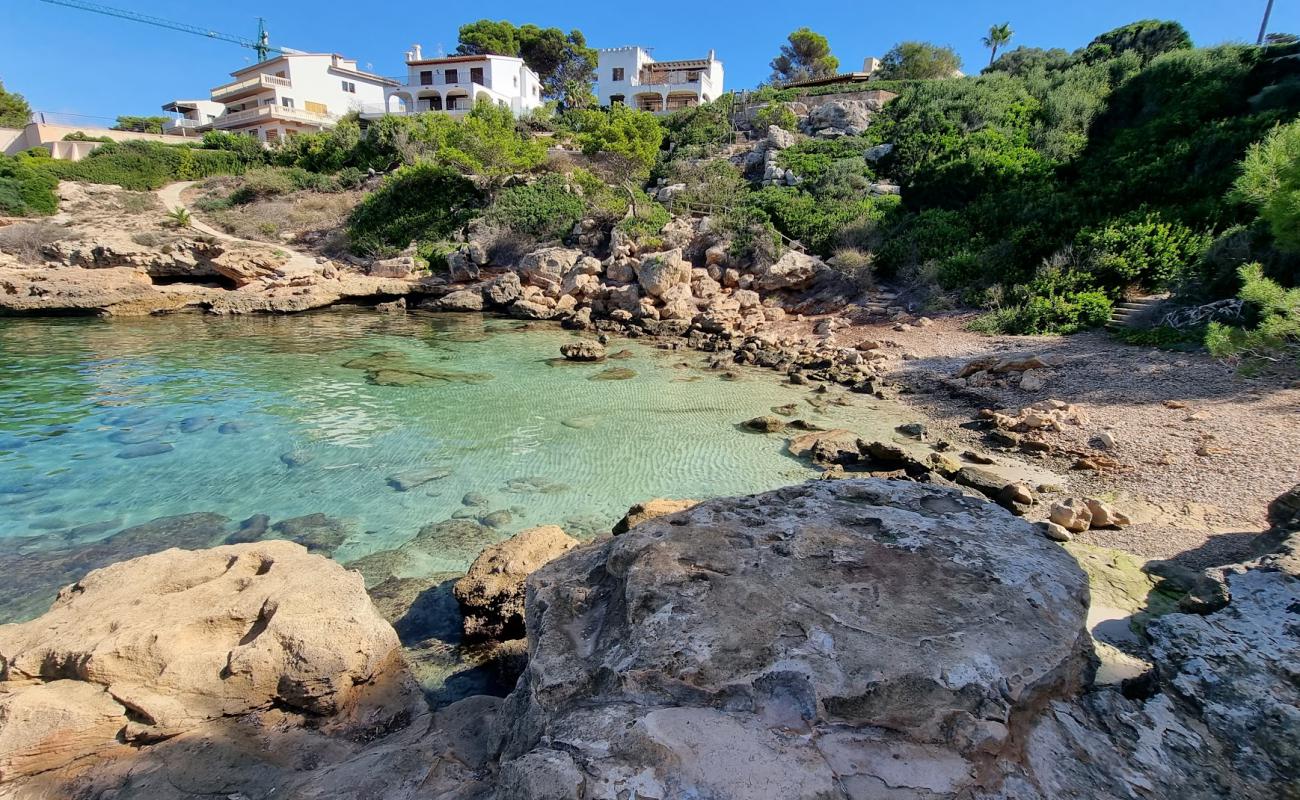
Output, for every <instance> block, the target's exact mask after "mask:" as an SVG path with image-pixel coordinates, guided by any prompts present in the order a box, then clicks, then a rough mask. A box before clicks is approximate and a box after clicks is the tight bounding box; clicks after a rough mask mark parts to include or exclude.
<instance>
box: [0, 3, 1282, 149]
mask: <svg viewBox="0 0 1300 800" xmlns="http://www.w3.org/2000/svg"><path fill="white" fill-rule="evenodd" d="M101 1H102V2H103V3H104V4H106V5H114V6H117V7H119V8H127V9H130V10H133V11H137V12H140V13H144V14H151V15H154V16H159V17H165V18H168V19H173V20H177V21H181V22H188V23H191V24H196V25H201V26H204V27H206V28H210V29H213V30H219V31H223V32H227V33H235V34H240V35H245V36H249V37H250V38H251V36H252V35H253V32H254V31H255V30H256V17H257V16H258V15H259V14H262V15H265V16H266V17H267V27H268V28H269V30H270V31H271V40H272V43H274V44H278V45H283V46H287V47H295V48H298V49H301V50H323V51H334V52H341V53H343V54H344V55H346V56H348V57H351V58H355V59H357V61H358V62H359V63H360V64H361V65H362V66H363V67H365V66H366V65H370V66H371V67H372V68H373V69H374V70H375V71H377V72H379V73H381V74H384V75H397V74H401V73H402V72H403V65H402V54H403V53H404V52H405V51H406V49H407V48H408V47H409V46H410V45H411V44H412V43H414V42H420V43H421V44H423V45H424V49H425V52H426V53H432V52H435V50H436V48H437V47H438V46H439V45H441V46H442V47H443V48H445V49H446V50H448V51H450V50H452V49H453V48H454V47H455V46H456V29H457V27H458V26H459V25H460V24H461V23H464V22H468V21H471V20H473V19H477V18H479V17H484V16H486V17H491V18H493V19H508V20H511V21H512V22H515V23H524V22H533V23H535V24H538V25H542V26H546V27H549V26H557V27H561V28H564V29H566V30H567V29H569V28H575V27H576V28H579V29H581V30H582V31H583V32H584V33H585V34H586V35H587V41H588V43H589V44H590V45H592V46H593V47H616V46H620V45H627V44H640V45H644V46H647V47H653V48H654V51H655V54H656V55H657V56H658V57H659V58H664V59H668V58H690V57H699V56H702V55H703V54H704V53H705V52H707V51H708V50H709V48H714V49H716V50H717V52H718V56H719V58H721V59H722V60H723V61H724V63H725V66H726V82H727V86H728V88H732V89H740V88H749V87H753V86H754V85H755V84H757V83H758V82H760V81H762V80H764V79H765V78H766V77H767V75H768V72H769V70H768V66H767V64H768V62H769V61H770V60H771V59H772V57H773V56H774V55H776V52H777V48H778V47H779V46H780V44H781V42H782V41H784V39H785V36H786V35H787V34H788V33H789V32H790V31H792V30H794V29H796V28H798V27H801V26H804V25H807V26H809V27H811V28H813V29H814V30H817V31H820V32H821V33H824V34H825V35H826V36H827V37H829V39H830V42H831V48H832V50H833V52H834V53H835V54H836V55H837V56H839V58H840V62H841V66H842V68H844V69H856V68H858V66H859V65H860V64H861V62H862V58H863V57H864V56H868V55H880V54H881V53H883V52H885V51H886V50H888V49H889V47H890V46H892V45H893V44H894V43H895V42H898V41H900V40H904V39H926V40H929V41H933V42H937V43H940V44H947V45H951V46H953V47H955V48H956V49H957V51H958V52H959V53H960V54H961V56H962V58H963V59H964V60H965V63H966V68H967V71H968V72H977V71H978V70H979V68H980V67H982V66H983V65H984V64H985V63H987V61H988V53H987V51H985V50H984V49H983V47H982V46H981V44H980V37H981V35H983V33H984V32H985V31H986V30H987V28H988V26H989V25H990V24H993V23H999V22H1003V21H1007V22H1010V23H1011V25H1012V27H1013V28H1014V29H1015V31H1016V35H1015V38H1014V40H1013V42H1012V44H1013V46H1014V45H1016V44H1024V45H1032V46H1038V47H1064V48H1066V49H1074V48H1076V47H1079V46H1082V45H1084V44H1086V43H1087V42H1088V40H1090V39H1091V38H1092V37H1093V36H1094V35H1096V34H1098V33H1100V32H1102V31H1106V30H1109V29H1111V28H1114V27H1117V26H1119V25H1122V24H1125V23H1128V22H1132V21H1134V20H1137V19H1142V18H1148V17H1154V18H1162V19H1176V20H1178V21H1180V22H1182V23H1183V25H1185V26H1186V27H1187V29H1188V31H1190V32H1191V35H1192V38H1193V39H1194V40H1195V41H1196V43H1197V44H1198V45H1209V44H1218V43H1222V42H1230V41H1254V39H1255V35H1256V33H1257V32H1258V28H1259V22H1260V18H1261V16H1262V14H1263V9H1264V5H1265V1H1266V0H1090V1H1089V2H1078V0H1074V1H1073V2H1064V3H1063V2H1059V0H1058V1H1057V2H1051V0H1004V1H1003V2H981V1H980V0H965V1H964V2H963V1H962V0H933V1H932V2H928V3H921V2H907V0H894V1H893V2H869V0H820V2H816V3H772V2H760V1H759V0H749V1H748V2H746V1H745V0H703V1H702V2H690V3H656V2H650V3H636V2H633V3H627V2H619V1H618V0H568V2H564V3H559V2H555V3H536V2H531V3H526V2H522V1H521V0H509V1H508V2H484V3H473V4H471V3H434V2H428V0H425V1H424V2H409V1H408V0H387V1H386V2H382V3H322V2H320V0H278V2H274V3H272V2H267V1H266V0H260V1H259V0H224V2H221V3H206V2H181V3H178V2H174V0H173V1H172V2H162V0H101ZM348 8H353V9H360V10H359V11H355V12H354V11H345V10H344V9H348ZM677 9H681V10H682V13H680V14H676V13H673V12H674V10H677ZM1269 29H1270V30H1272V31H1291V32H1296V33H1300V0H1276V7H1275V8H1274V11H1273V21H1272V24H1271V25H1270V26H1269ZM252 60H253V53H252V51H249V50H245V49H243V48H240V47H238V46H236V45H232V44H226V43H223V42H216V41H210V40H206V39H202V38H199V37H195V36H191V35H189V34H185V33H180V32H175V31H169V30H164V29H161V28H154V27H152V26H147V25H142V24H139V23H135V22H129V21H126V20H119V19H114V18H111V17H105V16H100V15H98V14H90V13H87V12H84V11H79V10H75V9H71V8H66V7H62V6H55V5H49V4H47V3H43V2H39V0H0V80H3V81H4V83H5V85H6V87H7V88H10V89H13V90H15V91H19V92H22V93H24V94H25V95H26V96H27V98H28V100H29V101H30V102H31V104H32V107H33V108H34V109H37V110H42V111H48V112H55V113H79V114H85V115H88V119H87V122H86V124H87V125H90V124H94V123H93V122H92V121H90V118H93V117H106V118H111V117H113V116H116V115H117V114H156V113H161V112H160V111H159V106H161V105H162V104H163V103H164V102H166V101H167V100H169V99H172V98H181V97H196V96H198V97H206V96H207V92H208V90H209V89H210V88H211V87H213V86H217V85H219V84H221V83H224V82H225V81H226V80H228V78H227V77H226V76H227V74H228V73H229V72H230V71H231V70H234V69H238V68H240V67H242V66H245V65H246V64H248V63H251V62H252Z"/></svg>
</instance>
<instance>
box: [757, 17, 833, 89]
mask: <svg viewBox="0 0 1300 800" xmlns="http://www.w3.org/2000/svg"><path fill="white" fill-rule="evenodd" d="M770 66H771V67H772V82H773V83H793V82H795V81H806V80H809V79H811V78H824V77H827V76H829V75H834V74H835V73H836V71H837V70H838V69H839V68H840V60H839V59H838V58H836V57H835V56H833V55H831V45H830V42H828V41H827V40H826V37H825V36H822V35H821V34H820V33H817V32H816V31H813V30H811V29H809V28H800V29H799V30H797V31H795V32H794V33H792V34H790V36H789V37H788V40H787V42H786V43H785V44H783V45H781V55H779V56H777V57H776V58H774V59H772V63H771V64H770Z"/></svg>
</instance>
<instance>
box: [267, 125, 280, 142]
mask: <svg viewBox="0 0 1300 800" xmlns="http://www.w3.org/2000/svg"><path fill="white" fill-rule="evenodd" d="M266 140H267V141H268V142H278V141H280V132H279V131H278V130H276V129H275V128H268V129H267V131H266Z"/></svg>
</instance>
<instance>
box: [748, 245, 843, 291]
mask: <svg viewBox="0 0 1300 800" xmlns="http://www.w3.org/2000/svg"><path fill="white" fill-rule="evenodd" d="M824 269H826V265H825V264H823V263H822V260H821V259H820V258H817V257H816V256H810V255H808V254H806V253H800V252H798V251H797V250H787V251H786V252H785V254H784V255H782V256H781V258H779V259H778V260H777V261H776V262H775V263H773V264H768V265H766V266H762V267H758V268H756V269H755V270H754V288H755V289H757V290H759V291H762V292H770V291H774V290H777V289H801V288H803V287H805V286H807V285H808V284H809V283H810V282H811V281H812V279H813V277H814V276H815V275H816V274H817V273H818V272H819V271H821V270H824Z"/></svg>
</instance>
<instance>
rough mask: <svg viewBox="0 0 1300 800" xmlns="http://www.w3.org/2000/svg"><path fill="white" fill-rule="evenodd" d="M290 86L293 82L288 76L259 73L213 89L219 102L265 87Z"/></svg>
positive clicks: (214, 95)
mask: <svg viewBox="0 0 1300 800" xmlns="http://www.w3.org/2000/svg"><path fill="white" fill-rule="evenodd" d="M277 86H278V87H281V88H285V89H287V88H289V87H290V86H293V82H292V81H290V80H289V79H288V78H281V77H280V76H278V75H257V76H255V77H252V78H248V79H246V80H242V81H235V82H234V83H227V84H225V85H223V86H218V87H217V88H215V89H213V90H212V99H213V100H216V101H217V102H222V101H225V100H230V99H233V98H235V97H238V96H240V95H247V94H253V93H254V92H260V91H262V90H263V89H273V88H275V87H277Z"/></svg>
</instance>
